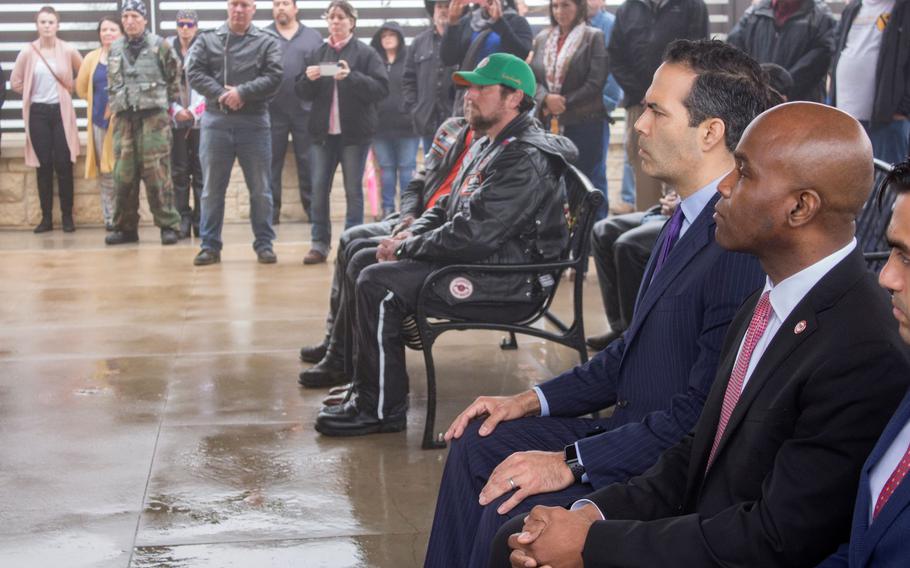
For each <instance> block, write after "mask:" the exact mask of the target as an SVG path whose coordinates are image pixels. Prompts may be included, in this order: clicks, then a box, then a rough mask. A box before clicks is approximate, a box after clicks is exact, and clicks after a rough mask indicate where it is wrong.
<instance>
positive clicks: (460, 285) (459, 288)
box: [449, 276, 474, 300]
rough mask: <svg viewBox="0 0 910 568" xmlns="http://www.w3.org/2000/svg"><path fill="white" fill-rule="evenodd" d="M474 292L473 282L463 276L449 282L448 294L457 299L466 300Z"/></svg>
mask: <svg viewBox="0 0 910 568" xmlns="http://www.w3.org/2000/svg"><path fill="white" fill-rule="evenodd" d="M473 293H474V283H473V282H471V281H470V280H468V279H467V278H465V277H463V276H459V277H458V278H453V279H452V281H451V282H449V294H452V297H454V298H457V299H459V300H467V299H468V298H470V297H471V295H472V294H473Z"/></svg>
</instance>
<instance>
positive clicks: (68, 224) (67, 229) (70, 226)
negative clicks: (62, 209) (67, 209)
mask: <svg viewBox="0 0 910 568" xmlns="http://www.w3.org/2000/svg"><path fill="white" fill-rule="evenodd" d="M63 232H64V233H75V232H76V224H75V223H73V214H72V213H70V214H69V215H64V216H63Z"/></svg>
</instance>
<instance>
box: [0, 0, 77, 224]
mask: <svg viewBox="0 0 910 568" xmlns="http://www.w3.org/2000/svg"><path fill="white" fill-rule="evenodd" d="M35 22H36V24H37V27H38V39H37V40H35V41H33V42H31V43H30V44H28V45H27V46H26V47H25V49H23V50H22V51H21V52H20V53H19V56H18V57H17V58H16V65H15V67H13V74H12V76H11V77H10V86H11V87H12V89H13V90H14V91H16V92H17V93H20V94H21V95H22V118H23V120H24V121H25V165H27V166H31V167H36V168H38V198H39V200H40V202H41V223H39V224H38V226H37V227H35V232H36V233H44V232H46V231H50V230H51V229H53V228H54V225H53V221H52V220H51V210H52V207H53V204H54V193H53V192H54V172H55V171H56V172H57V185H58V187H59V190H58V191H59V195H60V211H61V213H62V221H63V230H64V231H66V232H73V231H75V230H76V227H75V225H74V224H73V163H74V162H75V161H76V157H77V156H79V133H78V131H77V130H76V113H75V111H74V110H73V98H72V95H71V93H72V91H73V77H74V76H75V74H76V72H78V71H79V66H80V65H82V56H81V55H79V52H78V51H76V48H74V47H73V46H71V45H70V44H68V43H66V42H65V41H63V40H60V39H58V38H57V29H58V28H59V27H60V18H59V16H58V15H57V11H56V10H54V9H53V8H51V7H50V6H44V7H43V8H41V9H40V10H38V15H37V17H36V18H35Z"/></svg>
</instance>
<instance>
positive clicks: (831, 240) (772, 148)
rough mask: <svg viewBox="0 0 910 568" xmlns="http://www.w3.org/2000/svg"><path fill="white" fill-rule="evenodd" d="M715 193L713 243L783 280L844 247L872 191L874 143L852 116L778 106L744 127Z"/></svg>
mask: <svg viewBox="0 0 910 568" xmlns="http://www.w3.org/2000/svg"><path fill="white" fill-rule="evenodd" d="M734 157H735V159H736V168H735V169H734V170H733V171H731V172H730V173H729V174H728V175H727V177H726V178H724V180H723V181H722V182H721V184H720V186H719V187H718V191H719V192H720V194H721V196H722V197H723V199H721V200H720V201H719V202H718V203H717V205H716V206H715V209H716V211H717V214H716V215H715V218H716V219H717V241H718V243H720V245H721V246H723V247H724V248H727V249H730V250H737V251H743V252H750V253H753V254H755V255H756V256H758V257H759V259H760V260H761V262H762V266H763V267H764V269H765V271H766V272H767V273H768V275H769V276H770V277H771V278H772V280H773V281H780V280H781V279H783V278H786V277H788V276H790V275H792V274H795V273H796V272H798V271H799V270H802V269H803V268H806V267H808V266H810V265H811V264H814V263H815V262H817V261H818V260H821V259H822V258H824V257H825V256H828V255H829V254H831V253H833V252H834V251H836V250H838V249H840V248H842V247H844V246H846V245H847V244H848V243H849V242H850V240H851V239H852V238H853V235H854V231H855V218H856V215H857V213H859V211H860V209H862V206H863V204H864V203H865V201H866V199H867V198H868V196H869V193H870V192H871V191H872V182H873V174H874V172H873V165H872V145H871V143H870V142H869V138H868V137H867V136H866V133H865V131H864V130H863V127H862V126H861V125H860V124H859V122H857V121H856V120H855V119H854V118H852V117H851V116H850V115H848V114H846V113H844V112H842V111H839V110H837V109H835V108H832V107H828V106H825V105H820V104H815V103H805V102H794V103H788V104H783V105H780V106H777V107H774V108H772V109H770V110H767V111H765V112H764V113H762V114H760V115H759V116H757V117H756V118H755V120H754V121H752V123H751V124H750V125H749V127H748V128H746V130H745V132H744V133H743V136H742V139H741V140H740V142H739V145H738V146H737V147H736V151H735V152H734Z"/></svg>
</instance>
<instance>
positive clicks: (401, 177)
mask: <svg viewBox="0 0 910 568" xmlns="http://www.w3.org/2000/svg"><path fill="white" fill-rule="evenodd" d="M419 144H420V138H417V137H414V138H383V137H378V138H376V139H375V140H373V154H374V155H375V156H376V162H377V163H378V164H379V168H380V170H381V175H380V181H381V183H382V212H383V216H384V215H385V214H386V213H391V212H392V211H395V182H396V178H397V182H398V187H399V188H400V189H401V190H402V191H403V190H404V188H406V187H407V186H408V183H410V181H411V178H412V177H414V170H416V169H417V146H418V145H419Z"/></svg>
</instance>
